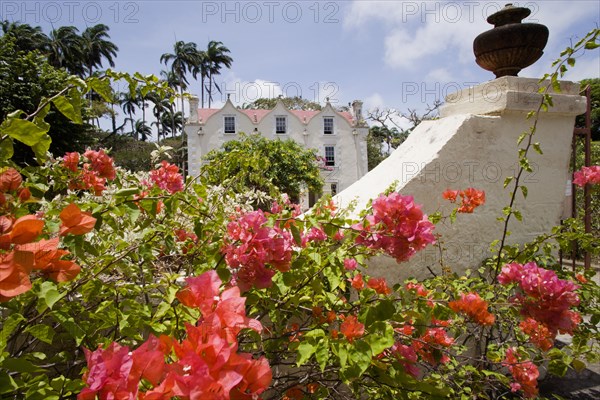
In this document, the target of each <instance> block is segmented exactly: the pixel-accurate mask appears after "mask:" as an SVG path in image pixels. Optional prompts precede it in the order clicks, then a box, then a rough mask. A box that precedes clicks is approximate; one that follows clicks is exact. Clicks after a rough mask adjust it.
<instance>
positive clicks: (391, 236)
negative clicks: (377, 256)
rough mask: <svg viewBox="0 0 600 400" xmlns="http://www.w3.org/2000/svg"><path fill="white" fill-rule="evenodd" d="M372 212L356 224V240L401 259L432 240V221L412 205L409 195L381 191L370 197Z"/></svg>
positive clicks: (399, 260) (403, 259) (408, 256)
mask: <svg viewBox="0 0 600 400" xmlns="http://www.w3.org/2000/svg"><path fill="white" fill-rule="evenodd" d="M372 208H373V211H372V214H370V215H368V216H367V217H366V221H365V223H364V224H356V225H354V226H353V228H354V229H356V230H358V231H360V234H359V235H358V237H357V238H356V242H357V243H358V244H362V245H365V246H367V247H369V248H371V249H375V250H383V251H384V252H385V253H387V254H389V255H390V256H392V257H394V258H395V259H396V261H398V262H402V261H406V260H408V259H410V258H411V257H412V256H413V255H414V254H415V253H416V252H417V251H419V250H422V249H423V248H425V247H426V246H427V245H428V244H431V243H435V237H434V236H433V233H432V230H433V228H434V225H433V224H432V223H431V222H429V220H428V219H427V216H426V215H425V214H423V212H422V211H421V208H420V206H418V205H416V204H415V203H414V201H413V198H412V196H402V195H400V194H399V193H395V192H394V193H392V194H390V195H389V196H385V195H381V196H379V197H378V198H377V199H375V200H374V201H373V207H372Z"/></svg>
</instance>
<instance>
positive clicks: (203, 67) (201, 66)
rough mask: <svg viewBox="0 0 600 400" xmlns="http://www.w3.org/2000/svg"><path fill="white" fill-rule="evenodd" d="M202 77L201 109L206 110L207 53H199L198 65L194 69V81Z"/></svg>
mask: <svg viewBox="0 0 600 400" xmlns="http://www.w3.org/2000/svg"><path fill="white" fill-rule="evenodd" d="M198 75H200V93H201V95H200V104H201V107H202V108H204V91H205V90H206V89H207V88H206V84H205V81H206V78H208V58H207V57H206V52H205V51H199V52H198V60H197V63H196V65H194V67H193V68H192V76H193V77H194V79H197V78H198Z"/></svg>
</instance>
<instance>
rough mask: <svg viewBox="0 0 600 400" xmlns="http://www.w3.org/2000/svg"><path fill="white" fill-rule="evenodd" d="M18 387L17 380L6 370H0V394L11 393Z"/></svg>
mask: <svg viewBox="0 0 600 400" xmlns="http://www.w3.org/2000/svg"><path fill="white" fill-rule="evenodd" d="M18 388H19V385H18V384H17V382H15V380H14V379H13V378H12V377H11V376H10V375H8V373H7V372H6V371H0V394H4V393H10V392H12V391H14V390H16V389H18Z"/></svg>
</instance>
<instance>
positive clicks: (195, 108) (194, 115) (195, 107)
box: [189, 95, 199, 124]
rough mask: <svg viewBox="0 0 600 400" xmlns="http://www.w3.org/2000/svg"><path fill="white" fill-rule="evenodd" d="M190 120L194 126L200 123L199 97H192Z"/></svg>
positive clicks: (190, 100)
mask: <svg viewBox="0 0 600 400" xmlns="http://www.w3.org/2000/svg"><path fill="white" fill-rule="evenodd" d="M189 102H190V119H189V122H190V123H192V124H197V123H198V103H199V102H198V96H194V95H192V96H190V99H189Z"/></svg>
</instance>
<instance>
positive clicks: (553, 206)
mask: <svg viewBox="0 0 600 400" xmlns="http://www.w3.org/2000/svg"><path fill="white" fill-rule="evenodd" d="M538 88H539V85H538V80H537V79H528V78H519V77H512V76H505V77H502V78H498V79H495V80H493V81H490V82H486V83H483V84H481V85H478V86H475V87H473V88H469V89H465V90H462V91H460V92H457V93H455V94H452V95H450V96H448V97H447V98H446V104H445V105H444V107H443V108H442V110H441V118H440V119H438V120H433V121H425V122H423V123H421V124H420V125H419V126H418V127H417V128H416V129H415V130H414V131H413V132H412V133H411V135H410V136H409V137H408V139H407V140H406V141H405V142H404V143H403V144H402V145H401V146H400V147H399V148H398V149H396V150H395V151H394V152H393V153H392V154H391V155H390V157H388V158H387V159H386V160H384V161H383V162H382V163H381V164H380V165H379V166H378V167H377V168H375V169H373V170H372V171H370V172H369V173H368V174H366V175H365V176H364V177H363V178H362V179H360V180H359V181H357V182H356V183H354V184H353V185H352V186H350V187H349V188H348V189H346V190H344V191H343V192H341V193H340V194H338V196H336V198H335V200H336V202H337V203H338V204H339V205H340V206H341V207H344V206H347V205H348V204H350V202H351V201H353V200H356V201H357V207H356V214H358V212H359V211H360V210H361V209H362V208H364V207H365V206H366V204H367V202H368V201H369V200H370V199H373V198H376V197H377V196H378V195H379V194H380V193H382V192H383V191H385V190H386V189H387V188H388V187H389V186H390V185H391V184H392V183H394V182H396V183H397V187H396V190H397V191H398V192H400V193H402V194H403V195H413V196H414V198H415V201H416V202H417V203H418V204H421V205H422V206H423V210H424V211H425V212H426V213H427V214H431V213H434V212H436V211H442V212H443V213H444V214H445V215H448V214H449V212H450V211H451V209H452V208H453V205H452V204H450V203H449V202H448V201H446V200H444V199H443V198H442V193H443V192H444V191H445V190H446V189H453V190H457V189H466V188H468V187H474V188H476V189H480V190H485V192H486V204H485V205H484V206H482V207H480V208H478V209H476V210H475V213H474V214H459V215H458V218H457V221H456V222H455V223H454V224H450V223H449V222H444V223H439V224H438V225H437V227H436V230H435V232H436V233H440V234H441V235H442V243H443V246H444V247H445V248H446V252H445V256H444V257H445V258H444V260H443V264H444V267H448V268H449V269H450V270H453V271H456V272H462V271H464V270H465V269H467V268H473V269H476V268H477V267H478V266H479V265H480V263H481V262H482V261H483V260H484V259H485V258H486V257H488V256H490V255H491V254H490V253H489V250H488V248H489V245H490V243H491V242H492V241H494V240H496V239H500V238H501V235H502V228H503V225H502V223H501V222H499V221H497V217H500V216H502V215H503V214H502V208H503V207H505V206H507V205H508V204H509V200H510V190H511V186H509V187H507V188H506V189H505V188H504V187H503V183H504V180H505V178H506V177H508V176H514V175H515V174H516V172H517V168H518V154H517V152H518V146H517V139H518V137H519V135H521V133H523V132H527V131H529V128H530V126H531V125H532V124H533V120H532V119H527V113H528V112H529V111H532V110H535V109H537V107H538V106H539V104H540V102H541V100H542V95H541V94H539V93H538ZM561 89H562V91H561V93H559V94H556V93H552V99H553V103H554V106H553V107H551V108H550V109H549V110H548V111H544V112H541V114H540V115H539V119H538V125H537V131H536V133H535V136H534V142H539V143H540V146H541V149H542V151H543V152H544V154H543V155H539V154H537V153H536V152H535V151H533V149H531V151H530V152H529V154H528V158H529V160H530V163H531V165H532V167H533V172H532V173H525V175H524V176H523V179H522V182H521V183H522V184H524V185H526V186H527V187H528V197H527V201H523V196H522V195H521V194H519V195H518V196H517V199H518V201H517V203H516V208H517V209H519V210H520V211H521V212H522V214H523V222H518V221H517V220H516V219H514V218H513V219H512V220H511V224H510V227H509V230H510V231H511V232H512V235H511V236H509V243H525V242H529V241H531V240H532V239H534V238H535V237H536V236H537V235H540V234H543V233H547V232H549V231H550V229H551V228H552V227H553V226H555V225H558V224H559V222H560V219H561V216H562V211H563V204H564V198H565V191H566V187H567V182H568V180H569V157H570V150H571V147H570V146H571V139H572V135H573V126H574V121H575V116H576V115H579V114H582V113H583V112H585V106H586V100H585V98H584V97H582V96H579V94H578V93H579V85H577V84H574V83H571V82H561ZM372 267H373V269H374V270H371V271H370V272H371V273H372V274H373V275H378V276H385V277H387V278H388V279H390V280H391V281H399V280H401V279H404V278H406V277H408V276H415V277H417V278H424V277H427V276H431V275H430V272H429V270H432V271H434V272H435V273H440V271H441V265H440V257H439V251H438V249H437V248H434V247H430V248H428V249H426V250H424V251H422V252H420V253H418V254H417V255H415V257H414V258H413V259H412V260H410V261H409V262H407V263H403V264H401V265H398V264H397V263H396V262H395V260H393V259H391V258H389V257H377V258H375V259H373V260H372Z"/></svg>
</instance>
